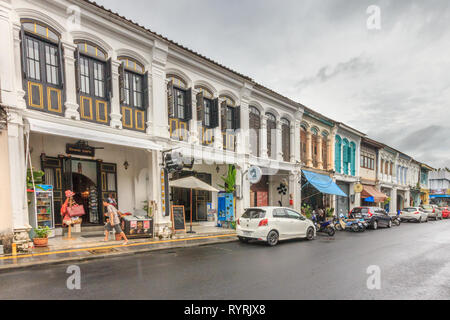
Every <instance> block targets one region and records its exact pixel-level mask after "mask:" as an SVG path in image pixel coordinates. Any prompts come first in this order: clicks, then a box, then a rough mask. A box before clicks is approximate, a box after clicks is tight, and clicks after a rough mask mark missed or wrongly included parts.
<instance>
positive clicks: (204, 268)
mask: <svg viewBox="0 0 450 320" xmlns="http://www.w3.org/2000/svg"><path fill="white" fill-rule="evenodd" d="M78 265H79V266H80V268H81V290H68V289H67V287H66V280H67V277H68V276H69V275H68V274H66V269H67V266H68V265H56V266H47V267H39V268H32V269H26V270H18V271H13V272H8V273H0V299H42V298H45V299H251V300H254V299H288V300H289V299H421V300H423V299H448V298H449V297H450V220H444V221H437V222H434V221H430V222H428V223H423V224H415V223H404V224H402V225H401V226H400V227H393V228H392V229H380V230H377V231H371V230H368V231H366V232H364V233H350V232H338V233H337V234H336V236H335V237H333V238H328V237H327V236H324V235H319V236H318V237H317V239H316V240H314V241H311V242H309V241H304V240H296V241H288V242H284V243H281V244H280V245H278V246H277V247H274V248H270V247H267V246H265V245H262V244H248V245H244V244H241V243H238V242H235V243H234V242H233V243H225V244H219V245H212V246H204V247H194V248H184V249H175V250H172V251H161V252H153V253H147V254H140V255H135V256H126V257H122V258H111V259H101V260H94V261H90V262H85V263H81V264H78ZM371 265H375V266H378V267H379V268H380V269H379V270H380V271H381V274H380V279H381V289H380V290H376V289H375V290H369V289H368V288H367V279H368V277H369V275H368V274H367V273H366V272H367V268H368V267H369V266H371Z"/></svg>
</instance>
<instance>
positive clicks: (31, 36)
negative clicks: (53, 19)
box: [21, 19, 64, 115]
mask: <svg viewBox="0 0 450 320" xmlns="http://www.w3.org/2000/svg"><path fill="white" fill-rule="evenodd" d="M21 47H22V48H21V50H22V71H23V78H24V79H23V81H24V82H25V85H24V87H25V88H26V91H27V98H28V99H27V107H28V108H30V109H35V110H39V111H44V112H48V113H53V114H58V115H62V114H63V113H64V110H63V103H62V99H63V89H64V71H63V70H64V69H63V65H64V60H63V49H62V44H61V41H60V36H59V35H58V34H57V32H56V31H55V30H53V29H52V28H50V27H48V26H46V25H45V24H42V23H40V22H38V21H34V20H29V19H24V20H22V29H21Z"/></svg>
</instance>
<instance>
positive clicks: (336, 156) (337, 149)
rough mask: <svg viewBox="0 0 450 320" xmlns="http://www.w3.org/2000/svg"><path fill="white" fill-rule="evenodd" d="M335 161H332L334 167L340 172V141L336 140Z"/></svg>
mask: <svg viewBox="0 0 450 320" xmlns="http://www.w3.org/2000/svg"><path fill="white" fill-rule="evenodd" d="M334 157H335V160H334V161H335V162H334V166H335V167H336V168H335V169H336V172H339V173H340V172H341V143H340V142H336V145H335V154H334Z"/></svg>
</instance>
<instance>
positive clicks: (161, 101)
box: [149, 40, 170, 138]
mask: <svg viewBox="0 0 450 320" xmlns="http://www.w3.org/2000/svg"><path fill="white" fill-rule="evenodd" d="M168 50H169V48H168V45H167V44H165V43H163V42H161V41H159V40H156V41H155V42H154V47H153V50H152V53H153V57H152V65H151V70H149V71H151V83H152V86H151V88H152V95H151V97H152V101H150V104H151V105H152V106H153V107H152V116H151V118H152V119H153V135H154V136H158V137H163V138H170V134H169V112H168V105H167V82H166V71H165V68H166V62H167V54H168Z"/></svg>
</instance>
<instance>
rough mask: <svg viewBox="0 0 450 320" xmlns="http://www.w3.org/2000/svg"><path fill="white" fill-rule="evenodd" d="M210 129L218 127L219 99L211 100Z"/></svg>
mask: <svg viewBox="0 0 450 320" xmlns="http://www.w3.org/2000/svg"><path fill="white" fill-rule="evenodd" d="M210 125H211V128H217V127H218V126H219V99H218V98H216V99H214V100H213V103H212V106H211V123H210Z"/></svg>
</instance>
